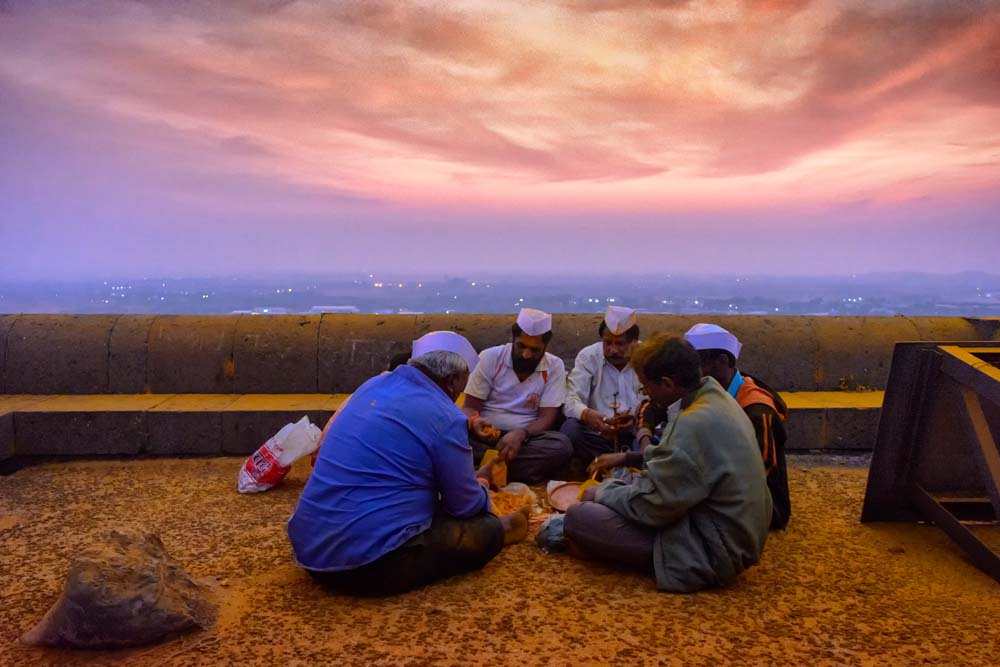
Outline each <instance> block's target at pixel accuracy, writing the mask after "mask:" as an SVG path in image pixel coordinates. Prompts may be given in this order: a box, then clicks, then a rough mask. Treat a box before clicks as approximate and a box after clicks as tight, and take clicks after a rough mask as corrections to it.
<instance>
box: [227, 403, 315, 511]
mask: <svg viewBox="0 0 1000 667" xmlns="http://www.w3.org/2000/svg"><path fill="white" fill-rule="evenodd" d="M321 433H322V431H320V430H319V428H318V427H316V425H315V424H313V423H312V422H310V421H309V417H303V418H302V419H300V420H299V421H297V422H295V423H294V424H285V425H284V426H283V427H282V428H281V430H280V431H278V432H277V433H275V434H274V437H272V438H271V439H269V440H268V441H267V442H265V443H264V444H263V445H261V446H260V448H258V449H257V451H256V452H254V453H253V454H251V455H250V457H249V458H248V459H247V460H246V461H244V462H243V467H242V468H240V476H239V479H238V480H237V483H236V489H237V491H239V492H240V493H260V492H261V491H267V490H268V489H270V488H271V487H272V486H274V485H275V484H277V483H278V482H280V481H281V480H283V479H284V478H285V475H287V474H288V471H289V469H290V468H291V467H292V463H293V462H294V461H295V460H296V459H299V458H301V457H303V456H306V455H308V454H312V453H313V452H314V451H316V448H318V447H319V438H320V434H321Z"/></svg>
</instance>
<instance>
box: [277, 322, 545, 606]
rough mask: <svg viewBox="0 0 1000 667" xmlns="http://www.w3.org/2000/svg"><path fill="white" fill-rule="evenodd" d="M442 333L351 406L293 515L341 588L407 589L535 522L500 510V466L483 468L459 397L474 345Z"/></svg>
mask: <svg viewBox="0 0 1000 667" xmlns="http://www.w3.org/2000/svg"><path fill="white" fill-rule="evenodd" d="M438 333H440V334H441V335H440V336H436V337H432V339H431V340H430V341H429V342H428V340H427V338H428V337H427V336H425V337H424V338H422V339H421V340H420V341H418V342H420V343H421V345H416V344H415V345H414V358H413V359H411V360H410V361H409V362H408V363H407V365H404V366H400V367H398V368H397V369H395V370H394V371H393V372H391V373H387V374H385V375H380V376H378V377H375V378H372V379H371V380H368V381H367V382H365V383H364V384H363V385H361V387H359V388H358V390H357V391H356V392H355V393H354V395H353V396H352V397H351V400H350V402H349V403H348V404H346V405H345V406H344V407H343V408H342V411H341V412H340V413H339V414H338V416H337V419H336V421H335V422H334V423H333V424H332V426H331V427H330V430H329V432H328V433H327V435H326V438H325V441H324V443H323V446H322V448H321V450H320V456H319V459H318V460H317V462H316V467H315V468H314V469H313V472H312V475H311V476H310V477H309V481H308V482H307V483H306V486H305V489H303V491H302V495H301V496H300V498H299V501H298V505H297V506H296V508H295V512H294V513H293V514H292V517H291V519H289V521H288V537H289V540H290V541H291V543H292V550H293V552H294V555H295V560H296V562H297V563H298V564H299V565H301V566H302V567H304V568H305V569H306V570H307V571H308V572H309V573H310V574H311V575H312V576H313V577H314V578H315V579H317V580H318V581H320V582H321V583H323V584H324V585H326V586H328V587H330V588H332V589H334V590H336V591H339V592H344V593H349V594H354V595H391V594H394V593H401V592H403V591H407V590H410V589H413V588H417V587H419V586H423V585H425V584H428V583H430V582H432V581H435V580H438V579H443V578H445V577H450V576H452V575H455V574H459V573H462V572H468V571H471V570H476V569H479V568H481V567H483V566H484V565H485V564H486V563H488V562H489V561H490V560H491V559H492V558H493V557H494V556H496V555H497V554H498V553H499V552H500V549H501V548H502V547H503V545H504V543H505V541H506V542H511V541H516V540H517V539H523V538H524V536H525V535H526V534H527V529H528V523H527V516H526V515H525V514H522V513H520V512H516V513H513V514H510V515H507V516H503V517H497V516H495V515H493V514H491V513H490V498H489V493H488V491H487V487H488V485H489V482H488V481H487V480H488V479H489V477H490V471H489V470H480V471H479V472H478V473H474V472H473V471H474V468H473V466H472V449H471V448H470V447H469V438H468V431H467V419H466V416H465V415H464V414H463V413H462V411H461V410H460V409H459V408H458V407H457V406H456V405H455V400H456V399H457V398H458V395H459V394H460V393H461V392H462V389H463V388H464V387H465V384H466V382H468V379H469V369H470V368H475V365H476V363H478V357H477V355H476V353H475V350H474V349H473V348H472V345H470V344H469V342H468V341H467V340H465V339H464V338H462V337H461V336H458V335H457V334H454V333H452V332H438ZM456 339H461V341H456ZM435 340H436V341H438V343H440V344H439V345H435V344H434V342H435ZM461 343H464V344H461ZM441 348H444V349H441ZM421 352H422V354H419V356H418V353H421ZM476 475H481V477H480V478H477V476H476Z"/></svg>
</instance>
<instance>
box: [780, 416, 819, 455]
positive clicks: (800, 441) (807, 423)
mask: <svg viewBox="0 0 1000 667" xmlns="http://www.w3.org/2000/svg"><path fill="white" fill-rule="evenodd" d="M785 431H786V433H787V434H788V442H787V443H786V444H785V449H786V451H808V450H813V449H824V448H825V447H826V442H827V433H826V410H825V409H822V408H798V409H790V410H789V411H788V419H787V421H786V422H785Z"/></svg>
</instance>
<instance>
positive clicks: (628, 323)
mask: <svg viewBox="0 0 1000 667" xmlns="http://www.w3.org/2000/svg"><path fill="white" fill-rule="evenodd" d="M638 321H639V317H638V316H637V315H636V314H635V310H633V309H632V308H626V307H625V306H608V312H606V313H604V323H605V324H606V325H608V331H610V332H611V333H612V334H614V335H615V336H620V335H622V334H623V333H625V332H626V331H628V330H629V329H631V328H632V327H634V326H635V325H636V324H637V323H638Z"/></svg>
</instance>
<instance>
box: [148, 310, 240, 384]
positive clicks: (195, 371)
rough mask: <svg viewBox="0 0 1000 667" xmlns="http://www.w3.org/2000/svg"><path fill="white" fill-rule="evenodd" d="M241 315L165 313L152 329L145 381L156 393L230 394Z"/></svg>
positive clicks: (234, 372) (155, 321)
mask: <svg viewBox="0 0 1000 667" xmlns="http://www.w3.org/2000/svg"><path fill="white" fill-rule="evenodd" d="M239 319H240V318H239V316H221V317H220V316H216V317H213V316H199V315H163V316H160V317H157V318H156V319H155V320H154V321H153V324H152V326H151V327H150V331H149V348H148V352H147V358H146V384H147V386H148V389H149V390H150V391H152V392H153V393H157V394H173V393H179V392H183V393H195V394H230V393H233V391H234V388H235V383H234V377H235V375H236V364H235V361H234V358H233V349H234V339H235V336H236V325H237V323H238V322H239Z"/></svg>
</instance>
